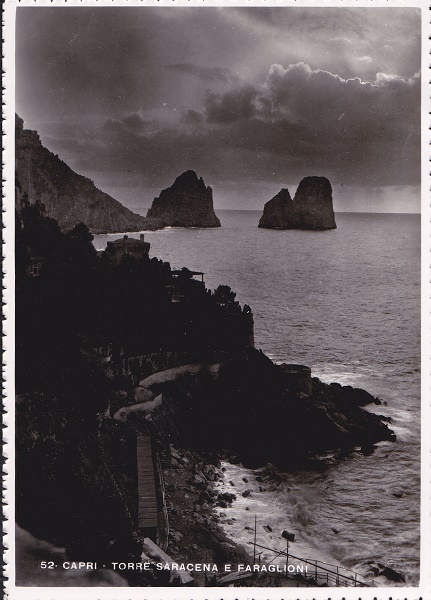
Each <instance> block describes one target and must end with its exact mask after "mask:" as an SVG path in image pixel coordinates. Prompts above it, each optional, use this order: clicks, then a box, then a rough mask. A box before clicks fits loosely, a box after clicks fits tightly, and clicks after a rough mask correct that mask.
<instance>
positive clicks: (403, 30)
mask: <svg viewBox="0 0 431 600" xmlns="http://www.w3.org/2000/svg"><path fill="white" fill-rule="evenodd" d="M419 25H420V19H419V15H418V14H417V12H416V11H415V10H413V9H405V10H404V9H398V8H395V9H385V8H382V9H366V8H348V7H343V8H340V9H337V8H315V7H313V8H302V7H301V8H300V7H298V8H297V7H278V8H276V7H270V8H263V9H254V8H250V7H241V8H233V7H232V8H226V7H223V8H221V7H220V8H215V7H207V8H205V9H202V10H201V9H196V8H194V7H192V8H187V7H184V8H183V7H180V8H178V9H174V10H172V9H168V8H160V7H124V8H118V7H109V8H107V9H98V8H94V7H79V8H75V7H66V8H63V7H36V8H35V7H18V9H17V37H16V40H17V55H16V58H17V60H16V83H17V102H18V112H20V113H21V115H22V116H23V118H24V119H25V121H26V126H27V127H30V128H34V129H38V131H39V132H40V134H41V136H42V140H43V141H44V142H45V144H46V145H47V147H48V148H50V149H51V150H52V151H54V152H56V153H58V154H59V155H60V156H61V157H62V158H64V160H66V161H67V162H69V163H70V164H71V166H72V168H74V169H75V170H77V171H78V172H82V173H84V174H87V175H88V176H90V177H91V178H92V179H94V180H95V181H96V183H97V184H98V185H99V186H100V187H102V188H105V189H106V191H108V192H110V191H111V193H114V191H115V190H116V189H122V190H126V189H130V190H135V191H134V192H133V193H134V194H135V195H136V198H135V200H136V201H137V200H139V198H140V197H141V196H143V195H144V196H146V197H147V194H148V195H150V196H151V195H152V194H154V195H157V194H158V192H159V191H160V189H162V188H163V187H167V186H168V185H170V184H171V183H172V181H173V180H174V179H175V177H176V176H177V175H178V174H179V173H180V172H181V171H182V170H186V169H190V168H193V169H195V170H196V171H198V172H199V174H200V175H202V176H203V177H204V179H205V181H206V182H207V180H208V184H211V183H213V184H214V185H218V186H220V187H222V186H224V189H226V188H227V186H228V185H229V186H230V189H234V188H235V186H236V189H237V190H238V194H241V193H242V192H241V190H242V189H247V190H249V191H250V190H253V186H255V187H256V189H263V188H264V187H265V186H266V187H265V189H267V187H268V186H270V187H271V186H275V187H276V186H278V185H279V186H280V187H282V186H284V185H286V184H287V183H289V182H290V181H295V182H296V183H298V181H299V180H300V179H301V178H302V177H303V176H305V175H310V174H321V175H326V176H328V177H330V178H331V182H333V184H334V185H336V184H337V182H338V183H339V184H340V185H341V184H343V185H344V186H347V185H350V186H358V187H360V188H361V189H362V188H363V189H364V190H367V189H368V190H370V189H371V188H372V187H373V186H374V187H375V186H384V185H391V186H395V185H400V186H406V185H417V184H418V182H419V181H420V178H419V174H420V173H419V172H420V151H419V150H420V144H419V138H420V81H419V78H418V76H416V75H412V73H416V72H417V71H418V70H419V69H420V26H419ZM192 32H193V34H192ZM238 73H240V74H241V77H239V76H238ZM376 73H377V74H376ZM359 76H360V77H359ZM276 191H277V190H274V193H275V192H276ZM248 193H249V192H247V194H248ZM364 193H366V192H364ZM130 194H132V192H130ZM114 195H115V194H114ZM120 199H121V198H120ZM151 199H152V198H151V197H150V201H151ZM248 201H249V200H248V197H244V202H245V203H247V202H248ZM147 204H148V202H147Z"/></svg>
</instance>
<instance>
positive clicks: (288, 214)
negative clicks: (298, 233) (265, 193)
mask: <svg viewBox="0 0 431 600" xmlns="http://www.w3.org/2000/svg"><path fill="white" fill-rule="evenodd" d="M259 227H264V228H266V229H294V228H295V215H294V212H293V201H292V198H291V197H290V194H289V190H288V189H286V188H283V189H282V190H280V191H279V192H278V194H277V195H276V196H274V198H272V199H271V200H269V201H268V202H267V203H266V204H265V206H264V208H263V215H262V216H261V218H260V221H259Z"/></svg>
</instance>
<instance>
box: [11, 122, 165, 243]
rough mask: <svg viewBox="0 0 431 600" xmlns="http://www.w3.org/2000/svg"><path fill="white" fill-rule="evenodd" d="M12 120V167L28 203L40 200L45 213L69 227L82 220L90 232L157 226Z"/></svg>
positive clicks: (65, 227)
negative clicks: (13, 148)
mask: <svg viewBox="0 0 431 600" xmlns="http://www.w3.org/2000/svg"><path fill="white" fill-rule="evenodd" d="M23 123H24V122H23V120H22V119H21V118H20V117H19V116H18V115H16V119H15V147H16V151H15V152H16V154H15V158H16V163H15V170H16V174H17V179H18V181H19V182H20V185H21V193H22V194H27V195H28V198H29V200H30V202H35V201H36V200H39V201H40V202H42V203H43V204H44V205H45V207H46V211H47V214H48V215H49V216H50V217H53V218H54V219H57V221H58V222H59V224H60V226H61V227H62V228H64V229H70V228H71V227H73V226H74V225H76V224H77V223H78V222H80V221H81V222H83V223H85V224H86V225H87V226H88V227H89V228H90V229H91V231H92V232H93V233H105V232H112V233H115V232H120V231H139V230H142V229H149V228H154V227H157V224H154V223H153V224H151V223H149V222H148V221H147V220H146V219H145V217H142V216H141V215H137V214H135V213H133V212H132V211H130V210H129V209H127V208H126V207H125V206H123V205H122V204H120V202H118V201H117V200H115V199H114V198H112V197H111V196H109V195H108V194H105V193H104V192H102V191H101V190H99V189H98V188H97V187H96V186H95V185H94V183H93V182H92V181H91V180H90V179H88V178H87V177H83V176H82V175H78V174H77V173H75V172H74V171H73V170H72V169H71V168H70V167H69V166H68V165H67V164H66V163H65V162H63V161H62V160H61V159H60V158H59V157H58V156H57V155H55V154H53V153H52V152H50V151H49V150H48V149H47V148H45V147H44V146H43V145H42V144H41V141H40V138H39V135H38V134H37V132H36V131H30V130H28V129H24V128H23Z"/></svg>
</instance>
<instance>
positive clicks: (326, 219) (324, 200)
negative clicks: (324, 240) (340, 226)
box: [259, 176, 337, 230]
mask: <svg viewBox="0 0 431 600" xmlns="http://www.w3.org/2000/svg"><path fill="white" fill-rule="evenodd" d="M259 227H262V228H266V229H316V230H325V229H335V228H336V227H337V225H336V223H335V216H334V208H333V203H332V187H331V184H330V182H329V180H328V179H327V178H326V177H315V176H313V177H305V178H304V179H302V181H301V183H300V184H299V186H298V189H297V190H296V194H295V198H294V199H293V201H292V198H291V197H290V194H289V191H288V190H287V189H282V190H281V191H280V192H279V193H278V194H277V195H276V196H274V198H272V199H271V200H269V201H268V202H267V203H266V204H265V206H264V209H263V214H262V217H261V218H260V221H259Z"/></svg>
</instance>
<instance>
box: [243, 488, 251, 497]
mask: <svg viewBox="0 0 431 600" xmlns="http://www.w3.org/2000/svg"><path fill="white" fill-rule="evenodd" d="M252 491H253V490H245V492H243V493H242V494H241V495H242V496H243V497H244V498H247V497H248V496H250V494H251V492H252Z"/></svg>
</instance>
